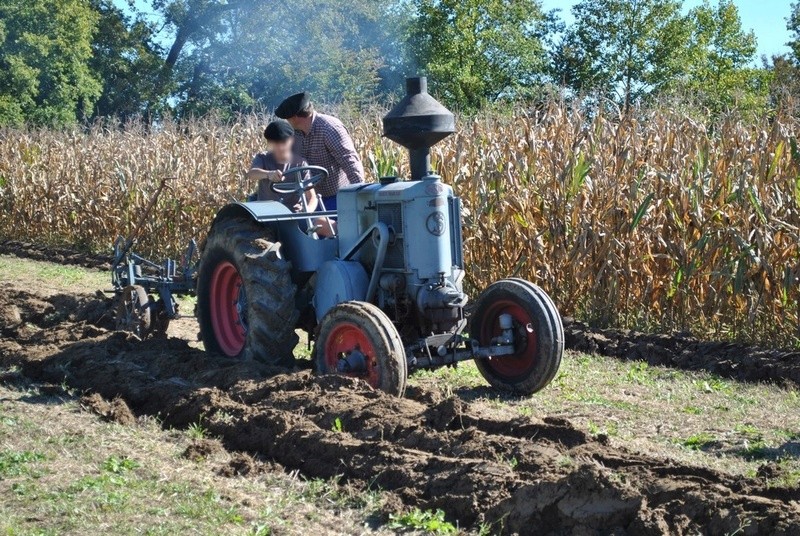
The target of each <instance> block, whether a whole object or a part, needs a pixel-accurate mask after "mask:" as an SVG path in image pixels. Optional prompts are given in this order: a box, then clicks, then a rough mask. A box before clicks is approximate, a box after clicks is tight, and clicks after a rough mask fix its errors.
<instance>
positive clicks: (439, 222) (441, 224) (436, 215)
mask: <svg viewBox="0 0 800 536" xmlns="http://www.w3.org/2000/svg"><path fill="white" fill-rule="evenodd" d="M426 226H427V227H428V232H429V233H431V234H432V235H434V236H442V235H443V234H444V228H445V221H444V213H443V212H442V211H441V210H437V211H436V212H431V214H430V216H428V221H427V222H426Z"/></svg>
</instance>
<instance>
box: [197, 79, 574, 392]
mask: <svg viewBox="0 0 800 536" xmlns="http://www.w3.org/2000/svg"><path fill="white" fill-rule="evenodd" d="M383 128H384V135H385V136H386V137H388V138H389V139H391V140H394V141H395V142H397V143H399V144H400V145H402V146H404V147H406V148H408V150H409V152H410V159H411V160H410V164H411V180H408V181H404V180H399V179H398V178H396V177H384V178H381V179H380V183H373V184H354V185H351V186H349V187H345V188H342V189H341V190H340V191H339V193H338V196H337V204H338V212H332V211H331V212H317V213H314V215H313V217H314V218H315V220H314V221H312V219H311V217H310V215H309V214H304V213H292V212H291V211H290V210H289V209H288V208H286V207H285V206H284V205H283V204H281V203H279V202H274V201H265V202H250V203H234V204H230V205H227V206H226V207H224V208H223V209H222V210H220V211H219V213H218V214H217V216H216V218H215V220H214V223H213V226H212V228H211V231H210V233H209V236H208V240H207V242H206V244H205V247H204V249H203V251H202V257H201V260H200V264H199V271H198V274H197V314H198V320H199V322H200V332H201V336H202V339H203V342H204V343H205V346H206V349H207V350H210V351H216V352H220V353H222V354H225V355H227V356H229V357H232V358H245V359H258V360H262V361H265V362H267V363H273V364H276V365H291V364H292V363H293V360H294V357H293V350H294V348H295V345H296V344H297V341H298V337H297V335H296V333H295V332H296V330H297V329H303V330H306V331H307V332H308V334H309V341H313V344H314V359H315V361H316V367H317V370H318V371H319V372H320V373H338V374H347V375H350V376H354V377H359V378H363V379H364V380H366V381H367V382H368V383H369V384H370V385H372V386H373V387H374V388H378V389H382V390H384V391H386V392H388V393H392V394H395V395H402V394H403V392H404V391H405V387H406V380H407V377H408V374H409V373H410V372H412V371H414V370H417V369H424V368H433V367H441V366H445V365H455V364H456V363H458V362H459V361H464V360H468V359H474V360H475V362H476V364H477V367H478V369H479V370H480V372H481V374H483V376H484V377H485V378H486V380H488V382H489V383H490V384H491V385H493V386H494V387H496V388H499V389H503V390H508V391H513V392H517V393H522V394H531V393H534V392H536V391H538V390H540V389H542V388H543V387H544V386H545V385H547V384H548V383H549V382H550V380H552V379H553V377H554V376H555V374H556V372H557V371H558V367H559V364H560V362H561V356H562V353H563V345H564V335H563V328H562V325H561V319H560V316H559V313H558V311H557V310H556V307H555V305H554V304H553V302H552V300H551V299H550V298H549V297H548V296H547V294H545V293H544V292H543V291H542V289H540V288H539V287H537V286H536V285H534V284H533V283H530V282H528V281H525V280H522V279H515V278H513V279H504V280H501V281H498V282H496V283H493V284H492V285H490V286H489V288H487V289H486V290H485V291H483V292H482V293H481V294H480V296H479V297H478V300H477V303H476V304H475V305H474V307H472V308H471V309H472V313H471V315H470V318H469V322H468V319H467V318H466V316H465V306H466V305H467V300H468V298H467V296H466V295H465V294H464V292H463V290H462V281H463V278H464V260H463V256H462V241H461V216H460V201H459V198H458V197H456V196H455V195H454V194H453V190H452V188H451V187H450V186H447V185H445V184H443V183H442V182H441V179H440V177H438V176H436V175H434V174H433V173H432V172H431V170H430V147H431V146H432V145H434V144H435V143H437V142H439V141H440V140H442V139H444V138H445V137H446V136H448V135H449V134H451V133H453V132H454V131H455V119H454V117H453V114H451V113H450V112H449V111H448V110H447V109H446V108H445V107H443V106H442V105H441V104H439V102H437V101H436V100H435V99H434V98H433V97H431V96H430V95H429V94H428V92H427V83H426V80H425V78H410V79H408V80H407V95H406V96H405V97H404V98H403V100H402V101H401V102H400V103H399V104H398V105H397V106H396V107H395V108H394V109H393V110H392V111H391V112H389V114H388V115H386V117H384V119H383ZM296 171H297V176H298V177H299V178H298V180H297V181H296V182H289V183H287V182H284V183H278V184H276V185H273V188H274V189H275V190H276V191H279V192H283V193H286V194H289V193H293V192H300V191H305V190H307V189H309V188H311V187H313V186H314V184H316V183H317V182H319V181H320V180H322V179H323V178H325V176H326V174H327V172H326V171H325V170H324V169H321V168H306V169H298V170H296ZM325 217H336V218H337V223H338V231H337V234H336V236H335V237H334V238H319V237H318V236H317V234H316V233H315V230H317V229H318V228H317V225H316V222H317V221H322V220H317V219H316V218H325ZM474 247H480V245H479V244H476V245H475V246H474Z"/></svg>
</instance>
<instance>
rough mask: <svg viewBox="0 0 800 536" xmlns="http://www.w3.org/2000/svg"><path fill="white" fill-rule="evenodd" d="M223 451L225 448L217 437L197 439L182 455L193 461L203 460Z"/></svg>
mask: <svg viewBox="0 0 800 536" xmlns="http://www.w3.org/2000/svg"><path fill="white" fill-rule="evenodd" d="M223 452H225V448H224V447H223V446H222V443H220V442H219V441H217V440H216V439H195V440H194V441H192V442H191V443H189V446H188V447H186V450H184V451H183V454H181V456H183V457H184V458H186V459H187V460H191V461H193V462H201V461H203V460H206V459H208V458H211V457H213V456H215V455H217V454H221V453H223Z"/></svg>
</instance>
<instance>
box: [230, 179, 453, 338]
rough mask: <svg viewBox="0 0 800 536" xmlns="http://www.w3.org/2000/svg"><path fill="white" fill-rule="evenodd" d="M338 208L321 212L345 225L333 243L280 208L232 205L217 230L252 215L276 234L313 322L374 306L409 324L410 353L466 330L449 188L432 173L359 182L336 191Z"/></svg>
mask: <svg viewBox="0 0 800 536" xmlns="http://www.w3.org/2000/svg"><path fill="white" fill-rule="evenodd" d="M337 205H338V212H336V213H334V212H329V213H317V214H318V215H323V214H328V215H331V216H337V217H338V234H337V236H336V237H335V238H317V237H315V236H310V235H309V234H307V233H305V232H303V231H302V230H301V227H300V224H301V223H302V222H304V221H305V220H306V219H307V217H308V216H307V215H305V214H293V213H292V212H291V211H290V210H289V209H288V208H286V207H285V206H284V205H282V204H281V203H278V202H274V201H264V202H251V203H234V204H231V205H228V206H226V207H224V208H223V209H222V210H221V211H220V212H219V213H218V215H217V218H216V220H215V223H216V222H218V221H220V220H222V219H226V218H231V217H250V218H253V219H254V220H256V221H258V222H259V223H261V224H262V225H268V226H271V227H273V228H274V229H275V232H276V236H277V237H278V241H279V242H280V243H281V248H282V249H281V251H282V254H283V256H284V258H286V259H287V260H289V261H291V263H292V276H293V279H294V281H295V283H296V284H298V286H300V287H301V290H300V291H299V292H298V308H299V309H300V310H301V311H304V310H308V308H313V317H314V319H315V321H316V322H320V321H321V319H322V318H323V317H324V316H325V314H326V313H327V312H328V311H329V310H330V309H331V308H333V307H334V306H335V305H337V304H339V303H343V302H347V301H354V300H355V301H367V302H371V303H374V304H375V305H377V306H378V307H380V308H381V309H382V310H383V311H384V312H386V314H387V315H388V316H389V317H390V318H391V319H392V320H393V321H394V322H396V323H397V325H398V326H400V327H402V326H406V328H405V329H399V331H400V332H401V334H402V335H404V337H403V338H404V341H405V342H406V344H408V345H409V346H410V347H411V346H413V347H415V348H418V347H419V346H420V339H422V338H423V337H424V334H436V333H449V334H453V333H454V332H455V330H457V329H458V328H459V323H461V324H462V326H461V327H463V322H462V320H463V307H464V305H465V304H466V301H467V298H466V295H465V294H464V293H463V291H462V280H463V276H464V272H463V268H464V267H463V258H462V243H461V217H460V214H461V210H460V202H459V199H458V197H456V196H455V195H454V194H453V189H452V188H451V187H450V186H448V185H445V184H443V183H442V182H441V180H440V179H439V177H437V176H435V175H429V176H426V177H424V178H423V179H422V180H417V181H394V180H389V181H384V183H383V184H355V185H351V186H348V187H345V188H342V189H341V190H340V191H339V194H338V196H337ZM313 276H316V277H313ZM301 316H302V317H303V318H306V317H308V315H301ZM305 327H307V326H305ZM310 331H311V330H310Z"/></svg>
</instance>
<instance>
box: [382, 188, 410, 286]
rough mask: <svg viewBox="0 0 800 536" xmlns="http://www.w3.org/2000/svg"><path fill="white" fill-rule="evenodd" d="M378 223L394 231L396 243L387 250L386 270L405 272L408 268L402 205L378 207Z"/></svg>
mask: <svg viewBox="0 0 800 536" xmlns="http://www.w3.org/2000/svg"><path fill="white" fill-rule="evenodd" d="M378 221H381V222H383V223H385V224H386V225H387V226H389V227H391V228H392V229H393V230H394V234H395V241H394V243H392V244H389V248H388V249H387V250H386V261H385V262H384V264H383V266H384V268H388V269H394V270H403V269H405V267H406V262H405V261H406V259H405V252H404V250H405V248H404V247H403V246H404V244H403V205H402V204H401V203H381V204H379V205H378Z"/></svg>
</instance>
